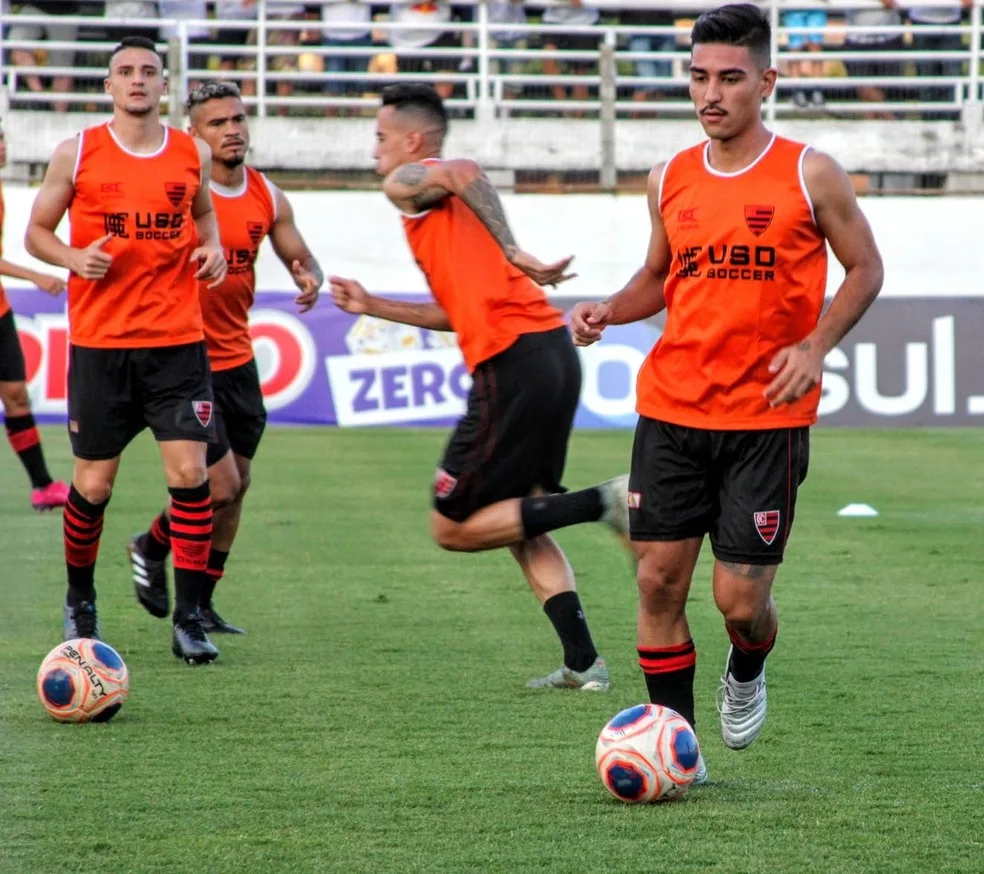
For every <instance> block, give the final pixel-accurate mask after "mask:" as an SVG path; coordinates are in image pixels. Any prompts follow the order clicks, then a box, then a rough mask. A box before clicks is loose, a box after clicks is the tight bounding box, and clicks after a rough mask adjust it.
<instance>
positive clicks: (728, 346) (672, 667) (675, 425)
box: [572, 4, 883, 780]
mask: <svg viewBox="0 0 984 874" xmlns="http://www.w3.org/2000/svg"><path fill="white" fill-rule="evenodd" d="M691 42H692V54H691V66H690V94H691V97H692V99H693V102H694V106H695V107H696V109H697V113H698V117H699V119H700V122H701V125H702V126H703V128H704V131H705V133H706V134H707V136H708V138H709V139H708V140H707V141H706V142H702V143H700V144H698V145H696V146H693V147H691V148H689V149H686V150H684V151H682V152H679V153H678V154H676V155H674V156H673V157H672V158H671V159H670V160H669V161H666V162H665V163H662V164H657V165H656V167H654V168H653V171H652V173H651V174H650V176H649V212H650V217H651V222H652V233H651V236H650V242H649V251H648V253H647V256H646V260H645V263H644V264H643V266H642V267H641V268H640V269H639V270H638V271H637V272H636V274H635V275H634V276H633V277H632V278H631V279H630V280H629V282H628V284H627V285H626V286H625V287H624V288H623V289H622V290H621V291H619V292H618V293H617V294H615V295H614V296H613V297H611V298H609V299H608V300H606V301H604V302H602V303H585V304H578V305H577V306H576V307H575V310H574V312H573V313H572V328H573V331H574V334H575V341H576V342H577V343H579V344H580V345H587V344H589V343H593V342H594V341H595V340H597V339H598V338H599V337H600V336H601V332H602V331H603V330H604V328H605V326H607V325H621V324H626V323H628V322H634V321H637V320H639V319H645V318H649V317H651V316H653V315H655V314H656V313H658V312H660V311H661V310H663V309H664V308H665V309H666V311H667V316H666V326H665V329H664V331H663V335H662V337H661V338H660V339H659V341H658V342H657V343H656V345H655V346H654V347H653V349H652V351H651V352H650V354H649V356H648V358H647V359H646V361H645V362H644V363H643V365H642V367H641V369H640V372H639V377H638V385H637V409H638V412H639V421H638V425H637V428H636V434H635V443H634V446H633V450H632V469H631V474H630V481H629V508H630V509H629V516H630V525H631V538H632V541H633V543H634V545H635V549H636V554H637V557H638V585H639V613H638V617H639V618H638V652H639V663H640V665H641V667H642V670H643V673H644V675H645V679H646V685H647V686H648V690H649V697H650V699H651V700H652V701H653V702H655V703H658V704H663V705H665V706H668V707H671V708H672V709H673V710H676V711H678V712H679V713H680V714H682V715H683V716H684V717H686V719H687V720H688V721H689V722H690V723H691V724H693V723H694V695H693V683H694V671H695V667H696V659H697V656H696V650H695V648H694V642H693V640H692V639H691V636H690V629H689V627H688V625H687V617H686V603H687V595H688V592H689V590H690V584H691V578H692V576H693V571H694V566H695V564H696V561H697V556H698V553H699V552H700V549H701V543H702V541H703V538H704V535H705V534H706V535H708V536H709V538H710V542H711V548H712V550H713V553H714V558H715V562H714V569H713V583H712V585H713V591H714V600H715V603H716V604H717V607H718V609H719V610H720V612H721V613H722V614H723V616H724V622H725V628H726V630H727V632H728V635H729V637H730V639H731V648H730V650H729V654H728V660H727V664H726V666H725V670H724V676H723V678H722V681H721V682H722V703H721V704H720V713H721V732H722V734H723V736H724V742H725V745H726V746H728V747H730V748H732V749H742V748H744V747H747V746H748V745H749V744H750V743H751V742H752V741H753V740H754V739H755V738H756V737H757V736H758V734H759V732H760V731H761V729H762V725H763V723H764V722H765V715H766V690H765V659H766V656H767V655H768V654H769V652H770V651H771V650H772V647H773V644H774V643H775V640H776V629H777V621H776V605H775V601H774V600H773V598H772V584H773V581H774V580H775V576H776V570H777V568H778V565H779V563H780V562H781V561H782V559H783V553H784V550H785V548H786V541H787V539H788V537H789V532H790V529H791V527H792V524H793V512H794V509H795V506H796V492H797V488H798V487H799V485H800V484H801V483H802V482H803V479H804V478H805V477H806V472H807V464H808V460H809V439H810V434H809V428H810V425H812V424H813V423H814V422H815V421H816V419H817V407H818V403H819V399H820V378H821V372H822V368H823V360H824V356H825V355H826V354H827V353H828V352H829V351H830V350H831V349H833V347H834V346H835V345H836V344H837V343H838V342H839V341H840V340H841V338H842V337H843V336H844V335H845V334H846V333H847V332H848V331H849V330H850V329H851V327H852V326H853V325H854V324H855V323H856V322H857V321H858V320H859V319H860V318H861V316H862V315H863V314H864V312H865V310H867V308H868V307H869V306H870V305H871V303H872V301H873V300H874V299H875V297H876V296H877V294H878V292H879V290H880V288H881V284H882V275H883V271H882V264H881V257H880V255H879V253H878V249H877V248H876V246H875V242H874V240H873V238H872V234H871V229H870V227H869V225H868V222H867V220H866V219H865V217H864V215H863V214H862V212H861V210H860V209H859V207H858V204H857V201H856V199H855V195H854V190H853V188H852V186H851V182H850V180H849V179H848V177H847V174H846V173H845V172H844V170H842V169H841V167H840V166H838V164H837V163H836V162H835V161H834V160H833V159H831V158H830V157H828V156H827V155H825V154H822V153H820V152H817V151H815V150H813V149H811V148H810V147H808V146H805V145H803V144H801V143H795V142H792V141H790V140H786V139H782V138H781V137H777V136H775V135H774V134H773V133H771V132H770V131H769V130H767V129H766V128H765V126H764V125H763V123H762V103H763V101H764V100H765V99H766V98H767V97H768V96H769V94H770V93H771V92H772V89H773V88H774V87H775V81H776V70H775V69H774V68H773V67H772V66H771V63H770V56H769V51H770V28H769V21H768V18H767V17H766V15H764V14H763V13H762V12H760V11H759V9H758V8H757V7H756V6H753V5H750V4H740V5H737V4H736V5H729V6H723V7H720V8H718V9H714V10H712V11H708V12H705V13H704V14H703V15H701V16H700V18H698V19H697V21H696V23H695V24H694V27H693V32H692V35H691ZM828 243H829V244H830V247H831V249H832V250H833V252H834V255H835V256H836V257H837V259H838V260H839V261H840V262H841V264H842V265H843V266H844V269H845V271H846V277H845V279H844V282H843V284H842V285H841V287H840V289H839V290H838V292H837V295H836V297H834V299H833V301H832V302H831V304H830V307H829V308H828V309H827V311H826V312H825V313H824V314H823V315H822V316H821V308H822V306H823V302H824V291H825V288H826V283H827V244H828ZM699 768H700V772H699V779H701V780H706V769H705V768H704V763H703V758H701V762H700V765H699Z"/></svg>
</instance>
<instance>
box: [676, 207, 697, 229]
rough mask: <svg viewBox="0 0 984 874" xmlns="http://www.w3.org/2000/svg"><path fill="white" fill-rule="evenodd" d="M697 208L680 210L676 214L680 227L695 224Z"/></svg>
mask: <svg viewBox="0 0 984 874" xmlns="http://www.w3.org/2000/svg"><path fill="white" fill-rule="evenodd" d="M698 209H699V207H696V206H692V207H690V209H681V210H680V212H678V213H677V222H678V223H679V224H681V225H689V224H697V210H698Z"/></svg>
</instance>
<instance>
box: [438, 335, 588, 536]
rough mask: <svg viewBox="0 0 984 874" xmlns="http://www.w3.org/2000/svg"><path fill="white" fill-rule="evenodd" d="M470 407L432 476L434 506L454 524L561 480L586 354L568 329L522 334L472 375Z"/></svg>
mask: <svg viewBox="0 0 984 874" xmlns="http://www.w3.org/2000/svg"><path fill="white" fill-rule="evenodd" d="M473 378H474V379H473V382H472V387H471V391H470V392H469V393H468V407H467V410H466V412H465V415H464V417H463V418H462V419H461V421H460V422H458V427H457V428H455V431H454V433H453V434H452V435H451V439H450V440H449V441H448V445H447V448H446V449H445V451H444V458H443V459H442V460H441V463H440V467H439V468H438V470H437V475H436V477H435V479H434V508H435V509H436V510H437V511H438V512H439V513H440V514H441V515H442V516H446V517H447V518H449V519H453V520H454V521H456V522H461V521H462V520H464V519H467V518H468V517H469V516H471V515H472V514H473V513H474V512H476V511H477V510H480V509H481V508H482V507H487V506H488V505H489V504H494V503H496V502H497V501H504V500H506V499H507V498H523V497H526V496H527V495H528V494H530V492H532V491H533V489H534V488H535V487H537V486H539V487H540V488H541V489H543V490H544V491H545V492H548V493H550V492H562V491H564V488H563V486H561V484H560V481H561V479H562V478H563V475H564V465H565V464H566V462H567V442H568V440H569V439H570V435H571V428H572V427H573V425H574V413H575V412H576V411H577V404H578V399H579V398H580V395H581V360H580V358H578V355H577V350H575V348H574V344H573V342H572V341H571V337H570V334H569V333H568V331H567V329H566V328H556V329H554V330H551V331H544V332H543V333H537V334H523V335H521V336H520V337H519V338H518V339H517V340H516V342H515V343H513V345H512V346H510V347H509V348H508V349H506V350H505V351H504V352H500V353H499V354H498V355H496V356H495V357H493V358H490V359H489V360H488V361H483V362H482V363H481V364H480V365H479V366H478V367H477V368H476V369H475V373H474V374H473Z"/></svg>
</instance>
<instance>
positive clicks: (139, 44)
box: [109, 36, 164, 69]
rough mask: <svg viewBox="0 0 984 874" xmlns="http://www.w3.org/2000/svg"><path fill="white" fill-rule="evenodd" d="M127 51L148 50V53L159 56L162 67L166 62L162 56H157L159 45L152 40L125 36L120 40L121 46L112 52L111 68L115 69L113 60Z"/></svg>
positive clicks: (110, 58)
mask: <svg viewBox="0 0 984 874" xmlns="http://www.w3.org/2000/svg"><path fill="white" fill-rule="evenodd" d="M125 49H146V50H147V51H148V52H153V53H154V54H155V55H157V57H158V59H159V60H161V65H162V66H163V64H164V61H163V60H162V59H161V56H160V55H158V54H157V45H156V43H155V42H154V41H153V40H152V39H148V38H147V37H145V36H125V37H123V39H121V40H120V44H119V45H118V46H117V47H116V48H115V49H113V51H112V52H110V55H109V67H110V69H112V68H113V58H115V57H116V56H117V55H118V54H119V53H120V52H122V51H124V50H125Z"/></svg>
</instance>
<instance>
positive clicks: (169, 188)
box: [164, 182, 188, 206]
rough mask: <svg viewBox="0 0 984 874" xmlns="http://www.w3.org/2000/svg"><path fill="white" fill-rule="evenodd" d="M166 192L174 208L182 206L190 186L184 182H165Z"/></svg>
mask: <svg viewBox="0 0 984 874" xmlns="http://www.w3.org/2000/svg"><path fill="white" fill-rule="evenodd" d="M164 192H165V194H167V199H168V200H170V201H171V205H172V206H181V204H182V202H183V201H184V199H185V195H186V194H187V193H188V186H187V185H185V184H184V182H165V183H164Z"/></svg>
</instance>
